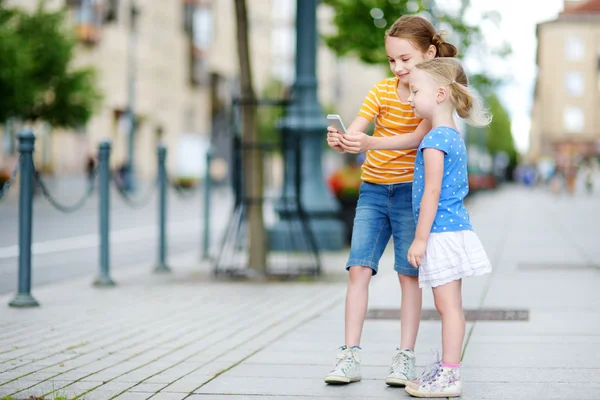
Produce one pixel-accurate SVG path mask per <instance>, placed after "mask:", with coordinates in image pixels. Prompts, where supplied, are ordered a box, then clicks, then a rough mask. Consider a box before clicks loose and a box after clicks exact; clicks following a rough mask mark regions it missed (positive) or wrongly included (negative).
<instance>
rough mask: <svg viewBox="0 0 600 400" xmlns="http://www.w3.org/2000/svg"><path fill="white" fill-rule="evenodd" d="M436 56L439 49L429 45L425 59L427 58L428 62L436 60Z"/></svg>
mask: <svg viewBox="0 0 600 400" xmlns="http://www.w3.org/2000/svg"><path fill="white" fill-rule="evenodd" d="M436 55H437V48H436V47H435V46H434V45H432V44H431V45H429V48H428V49H427V51H426V52H425V54H424V55H423V58H425V59H426V60H431V59H432V58H435V56H436Z"/></svg>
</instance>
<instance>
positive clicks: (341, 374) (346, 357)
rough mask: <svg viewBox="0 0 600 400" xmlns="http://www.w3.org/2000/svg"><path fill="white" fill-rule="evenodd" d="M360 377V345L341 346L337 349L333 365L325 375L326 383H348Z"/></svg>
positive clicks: (358, 379) (356, 380)
mask: <svg viewBox="0 0 600 400" xmlns="http://www.w3.org/2000/svg"><path fill="white" fill-rule="evenodd" d="M361 379H362V376H361V374H360V347H348V346H342V347H340V349H339V352H338V354H337V358H336V361H335V365H334V366H333V369H332V370H331V372H329V373H328V374H327V376H325V382H326V383H334V384H335V383H350V382H358V381H360V380H361Z"/></svg>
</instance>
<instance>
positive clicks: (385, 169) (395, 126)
mask: <svg viewBox="0 0 600 400" xmlns="http://www.w3.org/2000/svg"><path fill="white" fill-rule="evenodd" d="M397 87H398V78H397V77H394V78H388V79H384V80H382V81H381V82H378V83H377V84H375V86H373V88H372V89H371V91H369V94H367V97H365V101H364V103H363V105H362V107H361V108H360V111H359V112H358V115H359V116H361V117H364V118H366V119H368V120H369V121H373V119H375V132H374V133H373V136H395V135H403V134H406V133H411V132H414V131H415V130H416V129H417V126H419V123H420V122H421V118H417V117H415V113H414V111H413V109H412V107H411V106H410V104H409V103H403V102H401V101H400V98H399V97H398V92H397V90H396V89H397ZM416 155H417V150H416V149H412V150H369V151H367V154H366V159H365V161H364V163H363V165H362V176H361V177H362V180H363V181H366V182H370V183H378V184H394V183H403V182H412V180H413V175H414V169H415V158H416Z"/></svg>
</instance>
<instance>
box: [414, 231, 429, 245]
mask: <svg viewBox="0 0 600 400" xmlns="http://www.w3.org/2000/svg"><path fill="white" fill-rule="evenodd" d="M428 238H429V235H428V234H419V233H415V242H423V243H427V239H428Z"/></svg>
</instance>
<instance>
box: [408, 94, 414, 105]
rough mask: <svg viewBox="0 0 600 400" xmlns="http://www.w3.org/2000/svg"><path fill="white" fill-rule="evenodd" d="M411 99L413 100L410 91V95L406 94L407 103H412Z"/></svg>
mask: <svg viewBox="0 0 600 400" xmlns="http://www.w3.org/2000/svg"><path fill="white" fill-rule="evenodd" d="M412 100H413V95H412V93H411V94H410V96H408V102H409V103H412Z"/></svg>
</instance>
